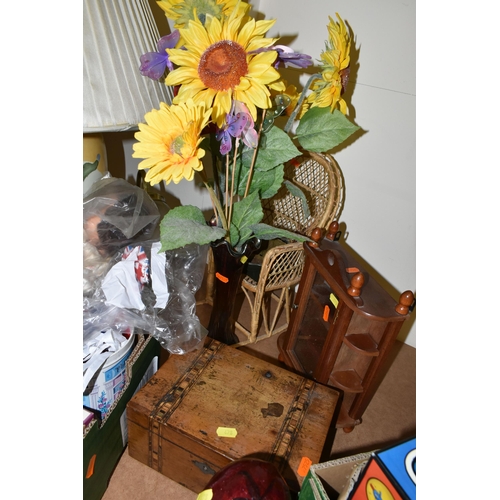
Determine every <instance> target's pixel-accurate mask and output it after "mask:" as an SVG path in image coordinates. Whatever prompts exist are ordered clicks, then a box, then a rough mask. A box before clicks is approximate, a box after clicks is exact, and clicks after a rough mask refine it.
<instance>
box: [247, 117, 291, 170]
mask: <svg viewBox="0 0 500 500" xmlns="http://www.w3.org/2000/svg"><path fill="white" fill-rule="evenodd" d="M265 137H266V141H265V146H262V145H261V146H259V151H258V153H257V159H256V162H255V169H256V170H264V171H267V170H270V169H272V168H274V167H276V166H277V165H280V164H281V163H286V162H287V161H289V160H291V159H292V158H295V157H297V156H299V155H300V151H299V150H298V149H297V148H296V147H295V145H294V143H293V142H292V139H291V138H290V136H289V135H288V134H286V133H285V132H283V130H281V129H280V128H278V127H276V126H274V125H273V127H271V129H269V131H268V132H267V133H266V134H265ZM253 152H254V150H253V149H251V148H246V149H245V150H244V151H243V154H242V157H243V165H244V166H245V167H247V168H250V165H251V164H252V157H253Z"/></svg>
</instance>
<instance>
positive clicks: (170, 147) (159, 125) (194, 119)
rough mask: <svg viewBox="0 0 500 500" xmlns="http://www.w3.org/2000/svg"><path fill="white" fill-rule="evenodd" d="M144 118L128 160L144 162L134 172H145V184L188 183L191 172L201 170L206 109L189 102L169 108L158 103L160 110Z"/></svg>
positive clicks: (207, 119) (207, 115)
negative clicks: (162, 182) (202, 134)
mask: <svg viewBox="0 0 500 500" xmlns="http://www.w3.org/2000/svg"><path fill="white" fill-rule="evenodd" d="M144 118H145V120H146V124H144V123H140V124H139V132H137V133H136V134H135V136H134V137H135V139H137V140H138V141H139V142H138V143H134V145H133V149H134V153H133V154H132V156H133V157H134V158H145V159H144V160H143V161H141V162H140V163H139V165H138V168H139V170H144V169H146V168H148V169H149V170H148V172H147V174H146V182H149V183H150V184H151V185H154V184H158V183H159V182H161V181H162V180H163V181H165V183H166V184H169V183H170V181H174V184H178V183H179V182H180V181H181V180H182V179H186V180H188V181H190V180H192V179H193V177H194V172H195V171H200V170H202V169H203V163H202V162H201V158H203V157H204V156H205V150H204V149H201V148H199V145H200V142H201V141H202V138H201V131H202V130H203V129H204V128H205V126H206V125H207V123H208V121H209V119H210V109H205V106H204V105H203V104H201V105H195V103H194V101H193V100H192V99H189V100H188V101H186V102H185V103H181V104H178V105H172V106H168V105H167V104H165V103H163V102H162V103H160V109H153V110H152V111H150V112H149V113H146V115H145V117H144Z"/></svg>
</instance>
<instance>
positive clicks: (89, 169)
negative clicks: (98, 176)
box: [83, 155, 101, 180]
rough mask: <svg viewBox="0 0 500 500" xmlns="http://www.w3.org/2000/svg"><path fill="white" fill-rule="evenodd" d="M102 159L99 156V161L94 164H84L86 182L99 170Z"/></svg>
mask: <svg viewBox="0 0 500 500" xmlns="http://www.w3.org/2000/svg"><path fill="white" fill-rule="evenodd" d="M100 159H101V155H97V159H96V161H95V162H94V163H90V162H88V161H86V162H84V163H83V180H85V179H86V178H87V177H88V176H89V175H90V174H91V173H92V172H93V171H94V170H97V167H98V165H99V160H100Z"/></svg>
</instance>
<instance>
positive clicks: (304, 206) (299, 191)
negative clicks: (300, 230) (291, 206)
mask: <svg viewBox="0 0 500 500" xmlns="http://www.w3.org/2000/svg"><path fill="white" fill-rule="evenodd" d="M284 184H285V186H286V188H287V189H288V191H290V193H291V194H292V195H293V196H296V197H297V198H299V200H300V201H301V203H302V210H303V212H304V218H305V219H307V218H308V217H309V216H310V215H311V211H310V210H309V205H308V204H307V199H306V195H305V194H304V193H303V191H302V189H300V188H299V187H297V186H296V185H295V184H293V182H290V181H285V182H284Z"/></svg>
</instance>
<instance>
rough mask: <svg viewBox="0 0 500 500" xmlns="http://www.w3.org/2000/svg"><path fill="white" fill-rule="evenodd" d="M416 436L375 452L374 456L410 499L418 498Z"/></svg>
mask: <svg viewBox="0 0 500 500" xmlns="http://www.w3.org/2000/svg"><path fill="white" fill-rule="evenodd" d="M416 447H417V444H416V438H413V439H410V440H408V441H404V442H403V443H400V444H398V445H396V446H393V447H391V448H387V449H385V450H381V451H376V452H374V456H375V457H376V458H377V459H378V461H379V463H380V464H381V465H382V466H383V467H384V468H385V469H386V471H387V472H388V473H389V474H390V475H391V476H392V477H393V479H394V480H395V481H396V482H397V483H398V485H399V486H400V487H401V489H402V490H403V491H404V492H405V493H406V494H407V495H408V497H409V498H410V500H415V499H416V496H417V495H416V476H417V452H416Z"/></svg>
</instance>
